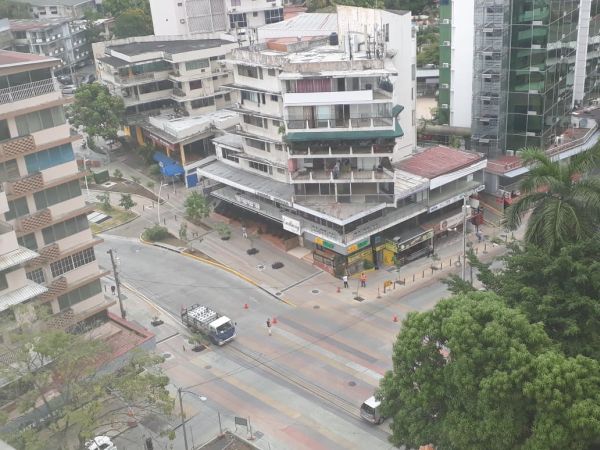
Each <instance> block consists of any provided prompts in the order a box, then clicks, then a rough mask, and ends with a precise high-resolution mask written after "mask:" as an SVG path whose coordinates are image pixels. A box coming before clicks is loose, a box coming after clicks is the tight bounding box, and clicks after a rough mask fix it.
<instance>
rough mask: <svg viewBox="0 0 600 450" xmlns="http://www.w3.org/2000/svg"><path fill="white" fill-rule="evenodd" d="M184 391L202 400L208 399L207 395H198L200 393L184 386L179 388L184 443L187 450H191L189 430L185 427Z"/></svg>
mask: <svg viewBox="0 0 600 450" xmlns="http://www.w3.org/2000/svg"><path fill="white" fill-rule="evenodd" d="M184 393H187V394H192V395H195V396H196V397H198V398H199V399H200V401H202V402H205V401H206V397H202V396H200V395H198V394H196V393H195V392H192V391H186V390H185V389H183V388H177V395H178V396H179V409H180V411H181V428H183V443H184V445H185V450H189V446H188V438H187V431H186V429H185V413H184V412H183V394H184Z"/></svg>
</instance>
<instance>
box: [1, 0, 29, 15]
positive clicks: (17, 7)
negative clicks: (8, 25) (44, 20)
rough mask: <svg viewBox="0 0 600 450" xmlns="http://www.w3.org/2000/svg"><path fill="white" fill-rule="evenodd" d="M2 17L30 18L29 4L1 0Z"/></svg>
mask: <svg viewBox="0 0 600 450" xmlns="http://www.w3.org/2000/svg"><path fill="white" fill-rule="evenodd" d="M0 17H6V18H7V19H29V18H30V17H31V16H30V15H29V5H27V4H26V3H20V2H15V1H11V0H0Z"/></svg>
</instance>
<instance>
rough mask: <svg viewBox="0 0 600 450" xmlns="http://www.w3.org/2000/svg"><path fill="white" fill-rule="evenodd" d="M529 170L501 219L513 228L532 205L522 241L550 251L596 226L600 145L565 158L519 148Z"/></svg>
mask: <svg viewBox="0 0 600 450" xmlns="http://www.w3.org/2000/svg"><path fill="white" fill-rule="evenodd" d="M521 157H522V159H523V162H524V164H526V165H528V166H530V170H529V173H528V174H527V176H526V177H525V178H524V179H523V182H522V183H521V188H520V189H521V192H522V194H523V195H522V196H521V197H520V198H519V199H518V200H517V201H516V202H515V203H514V204H512V205H511V206H510V207H509V208H507V210H506V216H505V224H506V226H507V228H508V229H510V230H514V229H516V228H517V227H518V226H519V225H520V224H521V221H522V219H523V217H524V215H525V214H526V213H527V212H528V211H530V210H531V216H530V217H529V221H528V223H527V229H526V232H525V242H528V243H531V244H534V245H537V246H538V247H541V248H543V249H545V250H546V251H548V252H549V253H554V252H556V251H557V250H559V249H560V248H561V247H562V246H563V245H564V244H566V243H571V242H575V241H578V240H580V239H583V238H586V237H589V236H591V235H592V234H594V232H595V231H596V230H597V229H598V226H599V225H600V177H598V175H597V174H594V172H595V171H597V170H598V169H599V168H600V144H599V145H596V146H595V147H594V148H592V149H590V150H588V151H587V152H584V153H582V154H580V155H577V156H576V157H573V158H571V160H570V161H569V162H568V163H566V164H565V163H560V162H558V161H552V159H550V157H549V156H547V155H546V154H545V153H544V152H543V151H542V150H540V149H537V148H526V149H524V150H523V153H522V156H521Z"/></svg>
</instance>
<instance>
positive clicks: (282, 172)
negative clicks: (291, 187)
mask: <svg viewBox="0 0 600 450" xmlns="http://www.w3.org/2000/svg"><path fill="white" fill-rule="evenodd" d="M277 173H280V174H285V169H280V168H279V167H278V168H277Z"/></svg>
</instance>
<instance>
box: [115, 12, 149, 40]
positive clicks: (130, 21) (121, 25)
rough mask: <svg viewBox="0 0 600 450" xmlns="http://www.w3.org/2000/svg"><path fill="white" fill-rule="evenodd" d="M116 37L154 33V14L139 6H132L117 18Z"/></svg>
mask: <svg viewBox="0 0 600 450" xmlns="http://www.w3.org/2000/svg"><path fill="white" fill-rule="evenodd" d="M114 33H115V37H117V38H126V37H132V36H148V35H151V34H153V33H154V29H153V27H152V16H150V14H148V13H146V12H144V11H143V10H141V9H139V8H131V9H127V10H125V11H124V12H123V13H121V14H119V15H118V16H117V17H116V19H115V27H114Z"/></svg>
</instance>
